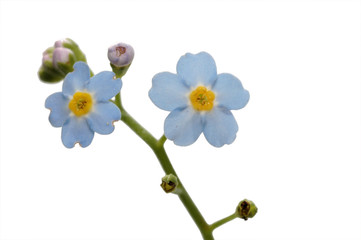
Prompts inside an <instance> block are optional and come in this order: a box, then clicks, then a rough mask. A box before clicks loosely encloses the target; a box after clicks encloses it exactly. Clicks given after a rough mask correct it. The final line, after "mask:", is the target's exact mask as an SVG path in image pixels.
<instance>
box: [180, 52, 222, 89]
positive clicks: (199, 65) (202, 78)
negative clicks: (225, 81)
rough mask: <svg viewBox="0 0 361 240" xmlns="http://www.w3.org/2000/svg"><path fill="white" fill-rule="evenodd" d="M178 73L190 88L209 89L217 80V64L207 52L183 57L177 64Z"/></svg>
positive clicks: (188, 54)
mask: <svg viewBox="0 0 361 240" xmlns="http://www.w3.org/2000/svg"><path fill="white" fill-rule="evenodd" d="M177 73H178V75H179V76H180V77H181V78H182V79H183V80H184V81H185V83H186V84H187V85H188V86H190V87H196V86H197V85H203V86H205V87H208V86H211V85H212V84H213V83H214V81H215V80H216V79H217V68H216V63H215V62H214V60H213V58H212V56H211V55H209V54H208V53H206V52H200V53H198V54H190V53H187V54H186V55H184V56H182V57H181V58H180V59H179V61H178V64H177Z"/></svg>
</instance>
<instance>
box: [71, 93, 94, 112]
mask: <svg viewBox="0 0 361 240" xmlns="http://www.w3.org/2000/svg"><path fill="white" fill-rule="evenodd" d="M92 106H93V100H92V97H91V96H90V94H89V93H85V92H76V93H75V94H74V95H73V99H72V100H70V102H69V108H70V110H71V111H72V112H73V113H74V114H75V116H77V117H80V116H83V115H85V114H87V113H88V112H89V111H90V110H91V108H92Z"/></svg>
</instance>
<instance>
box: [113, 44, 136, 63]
mask: <svg viewBox="0 0 361 240" xmlns="http://www.w3.org/2000/svg"><path fill="white" fill-rule="evenodd" d="M108 58H109V61H110V63H111V64H113V65H114V66H116V67H124V66H128V65H130V64H131V63H132V61H133V58H134V49H133V47H132V46H130V45H128V44H125V43H118V44H116V45H113V46H111V47H109V48H108Z"/></svg>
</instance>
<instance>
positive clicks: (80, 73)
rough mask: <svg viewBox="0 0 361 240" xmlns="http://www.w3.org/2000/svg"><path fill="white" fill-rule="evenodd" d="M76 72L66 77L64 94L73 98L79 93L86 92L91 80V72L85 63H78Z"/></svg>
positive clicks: (75, 67) (75, 68) (75, 65)
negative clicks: (86, 86) (88, 82)
mask: <svg viewBox="0 0 361 240" xmlns="http://www.w3.org/2000/svg"><path fill="white" fill-rule="evenodd" d="M73 67H74V71H73V72H71V73H68V75H66V76H65V79H64V83H63V94H64V95H65V96H68V97H72V96H73V95H74V93H76V92H77V91H80V92H82V91H84V89H85V85H86V83H87V81H89V79H90V70H89V67H88V65H87V64H86V63H85V62H76V63H75V64H74V66H73Z"/></svg>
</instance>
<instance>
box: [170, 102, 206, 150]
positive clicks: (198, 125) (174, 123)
mask: <svg viewBox="0 0 361 240" xmlns="http://www.w3.org/2000/svg"><path fill="white" fill-rule="evenodd" d="M202 130H203V125H202V117H201V114H199V113H198V112H195V111H194V110H193V109H192V108H191V107H186V108H184V109H179V108H177V109H175V110H173V111H172V112H171V113H170V114H169V115H168V117H167V118H166V119H165V122H164V134H165V136H166V137H167V138H168V139H169V140H172V141H174V143H175V144H177V145H180V146H187V145H190V144H192V143H194V142H195V141H196V140H197V139H198V137H199V135H200V134H201V133H202Z"/></svg>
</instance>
